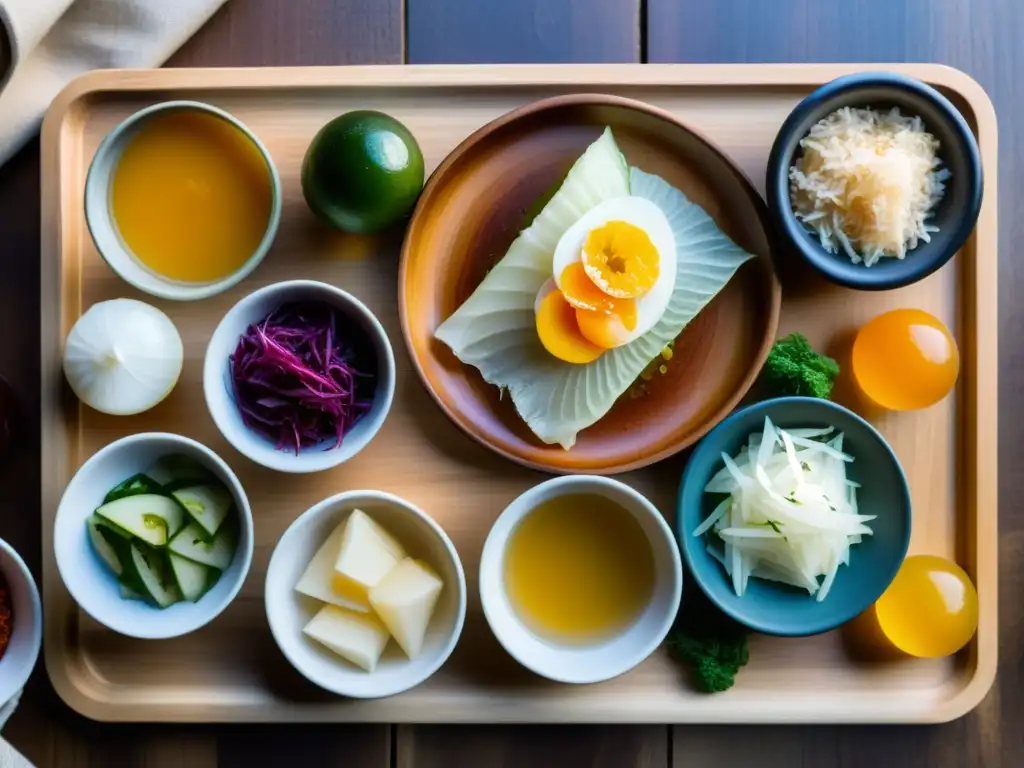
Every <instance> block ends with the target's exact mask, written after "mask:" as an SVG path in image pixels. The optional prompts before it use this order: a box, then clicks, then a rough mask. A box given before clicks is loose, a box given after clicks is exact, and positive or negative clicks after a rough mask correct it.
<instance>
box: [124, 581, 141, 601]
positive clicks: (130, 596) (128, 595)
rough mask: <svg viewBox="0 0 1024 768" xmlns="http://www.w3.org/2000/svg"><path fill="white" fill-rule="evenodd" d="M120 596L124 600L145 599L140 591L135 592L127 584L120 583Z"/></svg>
mask: <svg viewBox="0 0 1024 768" xmlns="http://www.w3.org/2000/svg"><path fill="white" fill-rule="evenodd" d="M121 597H123V598H124V599H125V600H145V599H146V597H145V595H143V594H142V593H140V592H136V591H135V590H134V589H132V588H131V587H129V586H128V585H127V584H121Z"/></svg>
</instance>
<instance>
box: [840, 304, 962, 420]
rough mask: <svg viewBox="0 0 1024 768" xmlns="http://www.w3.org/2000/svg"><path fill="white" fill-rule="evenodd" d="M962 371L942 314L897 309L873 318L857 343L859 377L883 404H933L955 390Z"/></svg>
mask: <svg viewBox="0 0 1024 768" xmlns="http://www.w3.org/2000/svg"><path fill="white" fill-rule="evenodd" d="M959 371H960V355H959V352H958V351H957V346H956V341H954V339H953V336H952V334H950V332H949V331H948V330H947V329H946V326H945V325H943V324H942V322H940V321H939V320H938V318H936V317H933V316H932V315H930V314H928V313H927V312H924V311H922V310H920V309H896V310H893V311H891V312H886V313H884V314H881V315H878V316H877V317H875V318H874V319H872V320H871V321H869V322H868V323H867V324H866V325H864V327H863V328H861V329H860V331H858V332H857V338H856V339H855V340H854V342H853V376H854V378H855V379H856V381H857V384H858V386H859V387H860V388H861V390H862V391H863V392H864V394H865V395H867V397H868V398H870V399H871V400H873V401H874V402H876V403H877V404H878V405H880V406H882V407H883V408H888V409H890V410H894V411H909V410H915V409H918V408H927V407H928V406H930V405H934V404H935V403H937V402H938V401H939V400H941V399H942V398H944V397H945V396H946V395H947V394H949V392H950V390H951V389H952V388H953V385H954V384H956V379H957V375H958V373H959Z"/></svg>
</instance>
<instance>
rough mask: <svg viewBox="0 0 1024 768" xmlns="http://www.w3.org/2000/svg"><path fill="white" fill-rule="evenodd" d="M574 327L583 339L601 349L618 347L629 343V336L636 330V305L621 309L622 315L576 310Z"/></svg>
mask: <svg viewBox="0 0 1024 768" xmlns="http://www.w3.org/2000/svg"><path fill="white" fill-rule="evenodd" d="M576 325H577V326H578V327H579V329H580V333H582V334H583V338H585V339H586V340H587V341H589V342H590V343H591V344H595V345H597V346H598V347H601V348H602V349H612V348H614V347H620V346H622V345H623V344H627V343H628V342H629V334H630V332H631V331H633V330H635V329H636V304H634V303H633V302H632V301H630V302H629V304H628V305H627V306H625V307H623V311H622V314H619V313H612V314H606V313H604V312H593V311H591V310H589V309H577V310H576Z"/></svg>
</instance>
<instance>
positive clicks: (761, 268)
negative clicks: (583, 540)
mask: <svg viewBox="0 0 1024 768" xmlns="http://www.w3.org/2000/svg"><path fill="white" fill-rule="evenodd" d="M605 126H611V128H612V130H613V132H614V133H615V138H616V141H617V142H618V144H619V147H620V149H621V150H622V151H623V153H624V154H625V156H626V160H627V161H628V162H629V164H630V165H636V166H639V167H640V168H642V169H643V170H646V171H649V172H651V173H657V174H658V175H659V176H661V177H663V178H664V179H665V180H666V181H668V182H669V183H670V184H673V185H674V186H676V187H677V188H678V189H680V190H682V192H684V193H685V194H686V195H687V197H689V198H690V199H691V200H692V201H694V202H696V203H698V204H699V205H701V206H702V207H703V208H704V209H705V210H706V211H707V212H708V213H709V214H710V215H711V216H712V217H714V219H715V221H716V222H717V223H718V226H719V227H721V228H722V230H723V231H724V232H725V233H726V234H727V235H729V236H730V237H731V238H732V239H733V240H734V241H735V242H736V243H737V244H738V245H740V246H741V247H742V248H744V249H746V250H747V251H749V252H750V253H753V254H755V255H756V256H757V258H755V259H752V260H750V261H749V262H747V263H746V264H744V265H743V266H742V267H741V268H740V269H739V271H738V272H737V273H736V275H735V276H734V277H733V279H732V280H731V281H730V282H729V283H728V285H726V287H725V288H724V289H723V290H722V291H721V292H720V293H719V294H718V296H716V297H715V299H714V300H713V301H712V302H711V303H710V304H709V305H708V306H707V307H705V308H704V310H703V311H702V312H701V313H700V314H699V315H698V316H697V317H696V319H694V321H693V322H692V323H690V325H689V326H687V328H686V329H685V330H684V331H683V333H682V334H681V335H680V336H679V338H678V339H677V340H676V346H675V355H674V357H673V360H672V363H671V364H670V365H669V366H668V372H667V373H666V374H664V375H656V376H655V377H654V378H653V379H652V381H651V382H650V383H649V385H648V386H647V390H648V391H647V394H646V395H644V396H643V397H638V398H635V399H634V398H630V397H626V396H624V397H622V398H620V399H619V401H618V402H617V403H616V404H615V406H614V407H613V408H612V409H611V411H609V412H608V413H607V414H605V416H604V418H602V419H601V420H600V421H599V422H598V423H597V424H595V425H593V426H592V427H590V428H588V429H586V430H584V431H583V432H581V433H580V434H579V436H578V439H577V442H576V445H575V446H573V447H572V448H571V449H570V450H568V451H566V450H564V449H563V448H562V447H561V446H558V445H545V444H544V443H542V442H541V441H540V440H539V439H538V438H537V437H536V436H535V435H534V434H533V433H532V432H531V431H530V429H529V427H527V426H526V423H525V422H524V421H522V420H521V419H520V418H519V416H518V415H517V414H516V411H515V407H514V406H513V404H512V401H511V399H510V398H508V397H505V398H504V399H502V398H501V397H500V396H499V391H498V389H497V387H493V386H491V385H489V384H487V383H486V382H485V381H484V380H483V378H482V377H481V376H480V373H479V371H477V369H476V368H473V367H472V366H469V365H464V364H463V363H461V362H459V360H458V359H457V358H456V357H455V355H454V354H452V352H451V350H450V349H449V348H448V347H447V346H445V345H444V344H442V343H441V342H439V341H437V340H435V339H434V331H435V330H436V329H437V327H438V326H439V325H440V324H441V322H442V321H443V320H444V319H445V318H447V317H448V316H449V315H451V314H452V313H453V312H455V310H456V309H457V308H458V307H459V306H460V305H461V304H462V302H464V301H465V300H466V299H467V298H468V297H469V295H470V294H471V293H472V292H473V290H474V289H475V288H476V287H477V285H478V284H479V283H480V281H481V280H482V279H483V277H484V275H485V274H486V272H487V270H488V269H490V268H491V267H492V266H493V265H494V264H495V263H497V262H498V261H499V260H500V259H501V257H502V256H504V255H505V252H506V251H507V250H508V247H509V245H510V244H511V243H512V241H513V239H515V237H516V235H517V234H518V233H519V231H520V230H521V229H523V228H524V227H526V226H527V225H528V224H529V222H530V217H531V216H532V215H535V214H536V213H537V212H538V211H539V207H538V200H540V199H541V198H542V197H543V196H544V195H545V193H547V192H550V191H551V190H553V189H554V188H556V187H557V184H558V183H559V182H560V180H561V179H562V178H563V177H564V176H565V174H566V173H567V172H568V170H569V168H570V167H571V166H572V164H573V163H574V162H575V161H576V159H577V158H578V157H579V156H580V155H581V154H582V153H583V151H584V150H585V149H586V147H587V146H588V145H589V144H590V143H591V142H593V141H594V140H595V139H597V138H598V136H599V135H600V134H601V131H602V130H603V129H604V127H605ZM769 231H770V230H769V225H768V219H767V212H766V210H765V205H764V203H763V201H762V200H761V198H760V197H759V196H758V194H757V192H756V191H755V190H754V188H753V187H752V186H751V184H750V181H749V180H748V179H747V178H746V177H745V176H744V174H743V173H742V172H741V171H740V170H739V168H737V167H736V166H735V165H734V164H733V162H732V161H731V160H730V159H729V158H728V157H726V155H725V154H724V153H723V152H722V151H721V150H720V149H718V148H717V147H715V146H714V144H712V143H711V142H710V141H708V140H707V139H706V138H704V137H703V136H701V135H700V134H698V133H697V132H695V131H694V130H692V129H690V128H688V127H687V126H686V125H685V124H683V123H681V122H680V121H678V120H676V119H675V118H674V117H673V116H672V115H670V114H669V113H667V112H664V111H662V110H659V109H656V108H655V107H651V106H648V105H646V104H643V103H641V102H637V101H633V100H630V99H624V98H620V97H616V96H604V95H585V94H580V95H572V96H559V97H555V98H551V99H545V100H543V101H539V102H535V103H532V104H528V105H526V106H524V107H522V108H520V109H517V110H515V111H513V112H510V113H509V114H507V115H504V116H503V117H500V118H498V119H497V120H495V121H493V122H491V123H488V124H487V125H485V126H484V127H483V128H481V129H480V130H478V131H477V132H476V133H474V134H473V135H471V136H470V137H469V138H468V139H466V140H465V141H463V142H462V143H461V144H460V145H459V146H458V147H456V149H455V150H454V151H453V152H452V153H451V154H450V155H449V156H448V157H447V158H446V159H445V161H444V162H443V163H441V165H440V166H439V167H438V168H437V170H436V171H434V173H433V175H432V176H431V177H430V181H429V182H428V183H427V186H426V188H425V189H424V191H423V194H422V196H421V197H420V200H419V203H418V205H417V206H416V210H415V212H414V214H413V217H412V221H411V222H410V225H409V229H408V232H407V234H406V237H405V243H404V245H403V247H402V264H401V270H400V273H399V280H398V305H399V311H400V313H401V319H402V330H403V332H404V334H405V340H406V343H407V344H408V347H409V353H410V356H411V357H412V361H413V364H414V365H415V366H416V369H417V371H419V374H420V376H421V378H422V379H423V383H424V384H425V385H426V387H427V390H428V391H429V392H430V393H431V395H433V397H434V399H435V400H436V401H437V403H438V404H439V405H440V406H441V408H442V409H444V411H445V413H447V414H448V416H449V417H450V418H451V419H452V421H454V422H455V423H456V424H457V425H458V426H459V427H460V428H462V429H463V430H464V431H465V432H466V433H467V434H469V435H470V436H471V437H473V438H474V439H476V440H478V441H479V442H480V443H482V444H483V445H485V446H487V447H488V448H490V449H492V450H494V451H497V452H498V453H500V454H501V455H503V456H506V457H507V458H509V459H511V460H512V461H515V462H518V463H520V464H524V465H526V466H529V467H534V468H536V469H543V470H547V471H551V472H590V473H602V474H603V473H613V472H623V471H626V470H629V469H636V468H638V467H642V466H645V465H647V464H651V463H653V462H655V461H659V460H660V459H663V458H665V457H667V456H670V455H672V454H673V453H676V452H677V451H679V450H682V449H683V448H685V447H686V446H688V445H690V444H692V443H693V442H695V441H696V440H697V439H698V438H700V437H701V436H702V435H704V434H705V433H706V432H707V431H708V430H710V429H711V428H712V427H713V426H715V424H717V423H718V422H719V421H721V420H722V419H723V418H724V417H725V416H726V415H727V414H728V413H729V412H730V411H731V410H732V409H733V408H734V407H735V406H736V404H737V403H738V402H739V401H740V399H741V398H742V397H743V395H744V394H745V393H746V392H747V390H748V389H749V388H750V385H751V384H752V383H753V381H754V379H755V377H756V376H757V372H758V371H759V369H760V368H761V365H762V364H763V362H764V359H765V357H766V356H767V354H768V350H769V349H770V348H771V344H772V341H773V340H774V338H775V330H776V326H777V324H778V319H779V305H780V301H781V292H780V289H779V283H778V281H777V280H776V277H775V272H774V270H773V267H772V262H771V258H770V250H771V248H770V240H771V239H770V236H769Z"/></svg>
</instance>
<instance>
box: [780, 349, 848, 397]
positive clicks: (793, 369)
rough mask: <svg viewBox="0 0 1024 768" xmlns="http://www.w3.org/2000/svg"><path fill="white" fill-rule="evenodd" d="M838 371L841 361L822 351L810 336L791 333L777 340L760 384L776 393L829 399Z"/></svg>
mask: <svg viewBox="0 0 1024 768" xmlns="http://www.w3.org/2000/svg"><path fill="white" fill-rule="evenodd" d="M838 375H839V364H838V363H837V362H836V361H835V360H833V359H832V358H831V357H826V356H825V355H820V354H818V353H817V352H815V351H814V349H813V348H812V347H811V344H810V342H809V341H807V337H806V336H804V335H803V334H800V333H791V334H789V336H785V337H783V338H781V339H779V340H778V341H776V342H775V345H774V346H773V347H772V349H771V351H770V352H769V353H768V359H767V360H765V363H764V368H763V369H761V384H762V385H763V386H764V387H765V388H766V389H768V390H769V392H770V394H772V395H773V396H779V395H801V396H805V397H820V398H823V399H826V400H827V399H828V397H829V395H831V394H832V385H833V384H834V383H835V380H836V376H838Z"/></svg>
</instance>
